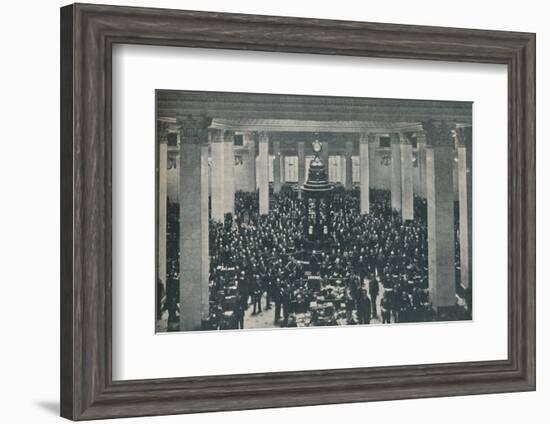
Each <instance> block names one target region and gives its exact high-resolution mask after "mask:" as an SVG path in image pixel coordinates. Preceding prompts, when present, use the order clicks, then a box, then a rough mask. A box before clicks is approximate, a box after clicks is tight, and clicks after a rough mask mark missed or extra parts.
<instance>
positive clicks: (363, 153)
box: [359, 133, 374, 215]
mask: <svg viewBox="0 0 550 424" xmlns="http://www.w3.org/2000/svg"><path fill="white" fill-rule="evenodd" d="M370 143H374V135H371V134H365V133H363V134H361V135H360V137H359V169H360V178H361V181H360V183H359V187H360V196H361V199H360V212H361V214H362V215H364V214H368V213H369V210H370V171H371V166H370V153H371V152H370V151H369V150H370V149H369V145H370Z"/></svg>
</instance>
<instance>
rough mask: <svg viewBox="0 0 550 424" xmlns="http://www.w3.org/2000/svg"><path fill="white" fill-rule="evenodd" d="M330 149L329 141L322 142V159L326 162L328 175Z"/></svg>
mask: <svg viewBox="0 0 550 424" xmlns="http://www.w3.org/2000/svg"><path fill="white" fill-rule="evenodd" d="M328 151H329V145H328V141H323V142H322V143H321V161H322V162H323V163H324V164H325V167H326V169H327V175H328Z"/></svg>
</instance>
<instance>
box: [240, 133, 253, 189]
mask: <svg viewBox="0 0 550 424" xmlns="http://www.w3.org/2000/svg"><path fill="white" fill-rule="evenodd" d="M243 139H244V144H245V146H247V148H248V159H247V160H248V163H247V167H246V169H247V185H246V186H247V190H248V191H251V192H255V191H256V137H255V134H254V133H253V132H247V133H245V134H244V135H243Z"/></svg>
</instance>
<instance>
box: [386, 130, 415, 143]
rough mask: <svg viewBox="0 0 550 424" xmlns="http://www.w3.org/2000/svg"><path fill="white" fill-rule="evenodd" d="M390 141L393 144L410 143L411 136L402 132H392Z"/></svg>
mask: <svg viewBox="0 0 550 424" xmlns="http://www.w3.org/2000/svg"><path fill="white" fill-rule="evenodd" d="M390 143H391V144H410V143H411V141H410V139H409V137H407V136H406V135H405V133H402V132H392V133H390Z"/></svg>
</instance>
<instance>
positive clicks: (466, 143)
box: [455, 126, 472, 147]
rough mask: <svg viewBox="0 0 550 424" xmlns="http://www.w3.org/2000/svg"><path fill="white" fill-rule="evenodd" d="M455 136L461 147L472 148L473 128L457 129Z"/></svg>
mask: <svg viewBox="0 0 550 424" xmlns="http://www.w3.org/2000/svg"><path fill="white" fill-rule="evenodd" d="M455 136H456V139H457V141H458V145H459V146H461V147H470V146H471V145H472V127H469V126H464V127H457V128H456V130H455Z"/></svg>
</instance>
